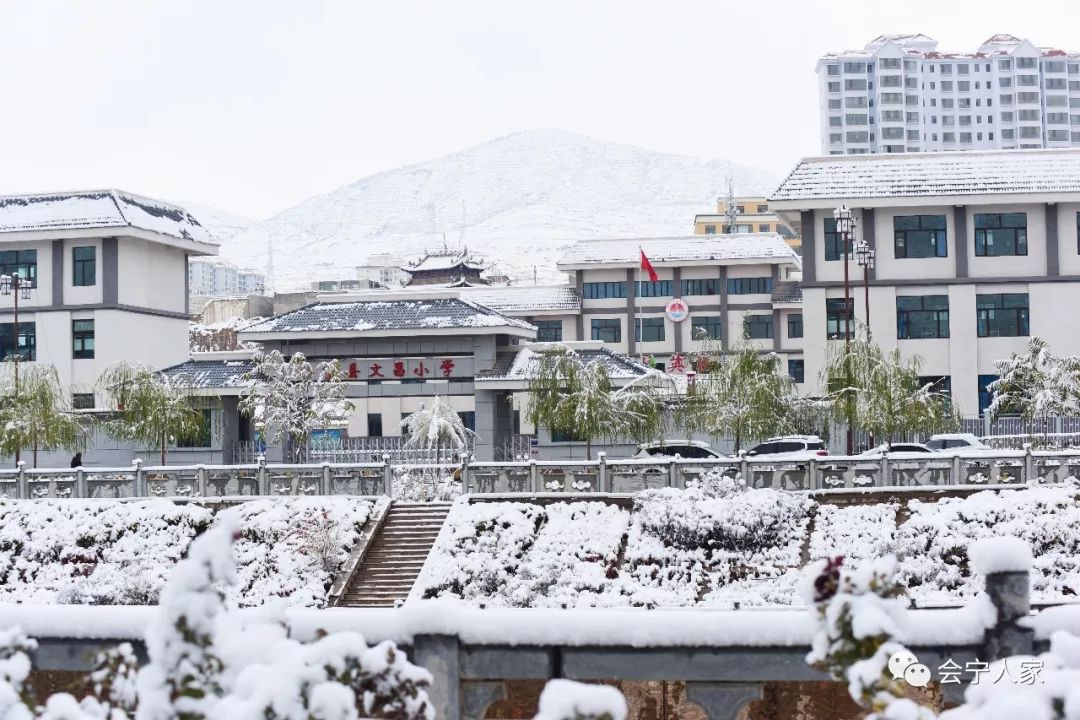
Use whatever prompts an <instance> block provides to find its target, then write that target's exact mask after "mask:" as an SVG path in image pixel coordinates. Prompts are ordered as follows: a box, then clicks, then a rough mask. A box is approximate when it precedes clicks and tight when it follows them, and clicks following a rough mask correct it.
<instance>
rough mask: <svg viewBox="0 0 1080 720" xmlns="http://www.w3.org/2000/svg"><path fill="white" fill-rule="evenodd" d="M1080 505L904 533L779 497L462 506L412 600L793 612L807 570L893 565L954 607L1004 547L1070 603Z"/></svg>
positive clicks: (929, 520)
mask: <svg viewBox="0 0 1080 720" xmlns="http://www.w3.org/2000/svg"><path fill="white" fill-rule="evenodd" d="M1078 500H1080V492H1078V490H1077V489H1076V487H1065V488H1030V489H1024V490H1010V491H1000V492H998V491H985V492H981V493H978V494H976V495H972V496H970V497H968V498H965V499H942V500H939V501H938V502H937V503H926V502H920V501H911V502H910V503H909V506H908V508H907V513H908V515H909V516H910V517H909V518H908V519H907V521H906V522H903V523H902V524H900V525H899V526H898V525H897V518H898V516H903V512H902V509H901V508H900V507H899V506H898V505H896V504H894V503H880V504H870V505H856V506H849V507H836V506H832V505H824V504H818V503H815V502H814V501H812V500H810V499H809V498H808V497H807V496H805V495H803V494H800V493H789V492H777V491H774V490H748V491H736V490H733V489H731V488H715V487H712V488H710V487H693V488H688V489H686V490H675V489H662V490H649V491H645V492H642V493H639V494H638V495H637V496H636V497H635V501H634V507H633V509H632V510H627V509H623V508H619V507H616V506H613V505H609V506H601V504H600V503H598V502H596V501H580V502H567V503H555V504H552V505H548V506H546V507H539V506H535V505H526V504H523V503H507V502H496V503H478V504H475V505H469V504H466V503H459V504H458V505H456V506H455V508H454V509H453V510H452V511H451V514H450V517H449V519H448V523H449V526H448V528H446V529H444V534H443V537H442V538H441V539H440V542H439V543H437V544H436V547H435V549H434V551H433V553H432V556H431V557H430V558H429V559H428V563H427V567H426V569H425V572H424V574H423V575H422V576H421V578H420V581H419V582H418V585H417V587H418V588H419V589H420V593H418V594H419V595H424V596H426V597H446V598H460V599H464V600H465V601H466V602H468V603H470V604H473V605H483V606H486V607H555V608H558V607H591V606H600V607H619V606H622V607H650V608H656V607H684V606H709V607H717V608H735V607H755V606H777V605H781V606H782V605H793V604H795V605H797V604H801V603H802V601H801V600H800V599H799V598H798V594H797V592H796V588H797V585H798V583H799V580H800V578H801V576H802V572H803V571H802V569H801V568H802V566H803V565H804V563H805V561H806V560H815V559H821V558H826V557H833V556H836V555H843V556H844V557H845V558H846V559H847V561H848V562H849V563H853V564H854V565H856V566H857V565H859V564H860V563H861V562H862V561H865V560H868V559H870V558H875V557H881V556H882V555H885V554H889V553H896V555H897V557H898V561H899V565H898V575H899V577H900V579H901V581H902V582H903V583H905V584H907V585H908V586H909V595H911V596H912V598H913V599H914V600H915V601H916V602H917V603H918V604H919V605H928V604H937V603H949V604H956V603H957V602H958V601H963V600H967V599H969V598H971V597H972V596H974V595H975V594H977V593H978V592H979V591H980V590H981V589H982V580H981V579H980V578H979V576H978V575H976V574H973V572H972V570H971V568H970V566H969V561H968V554H967V553H968V546H969V545H970V544H971V543H973V542H975V541H976V540H980V539H982V538H985V537H992V536H999V537H1018V538H1020V539H1022V540H1024V541H1025V542H1027V543H1029V544H1030V545H1031V547H1032V549H1033V553H1034V556H1035V557H1034V572H1033V576H1032V586H1033V597H1034V598H1035V599H1036V600H1049V601H1053V600H1061V599H1067V598H1066V596H1068V595H1069V594H1070V592H1071V591H1080V503H1078V502H1077V501H1078ZM811 519H813V524H814V525H813V530H812V532H809V526H810V522H811Z"/></svg>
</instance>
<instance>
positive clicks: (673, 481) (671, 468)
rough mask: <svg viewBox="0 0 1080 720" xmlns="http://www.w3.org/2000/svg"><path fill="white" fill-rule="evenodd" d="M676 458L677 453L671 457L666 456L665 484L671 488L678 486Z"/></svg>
mask: <svg viewBox="0 0 1080 720" xmlns="http://www.w3.org/2000/svg"><path fill="white" fill-rule="evenodd" d="M676 460H678V456H677V455H676V456H675V457H673V458H668V466H667V486H668V487H672V488H677V487H679V466H678V464H677V463H676V462H675V461H676Z"/></svg>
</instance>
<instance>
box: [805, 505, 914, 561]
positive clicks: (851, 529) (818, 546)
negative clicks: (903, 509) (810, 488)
mask: <svg viewBox="0 0 1080 720" xmlns="http://www.w3.org/2000/svg"><path fill="white" fill-rule="evenodd" d="M896 510H897V505H896V504H895V503H880V504H874V505H849V506H845V507H841V506H837V505H825V504H819V505H818V506H817V507H816V509H815V512H814V531H813V532H812V533H810V559H811V560H823V559H825V558H830V557H836V556H837V555H840V556H843V558H844V562H845V564H847V566H848V567H849V568H853V567H855V566H856V565H858V564H859V563H860V561H862V560H865V559H872V558H878V557H882V556H884V555H891V554H893V553H895V552H896V542H895V534H896Z"/></svg>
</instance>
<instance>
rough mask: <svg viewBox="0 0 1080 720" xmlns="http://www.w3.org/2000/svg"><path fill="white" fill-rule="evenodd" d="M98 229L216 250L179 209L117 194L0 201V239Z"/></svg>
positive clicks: (206, 234)
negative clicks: (158, 236) (128, 231)
mask: <svg viewBox="0 0 1080 720" xmlns="http://www.w3.org/2000/svg"><path fill="white" fill-rule="evenodd" d="M102 227H133V228H138V229H140V230H149V231H151V232H156V233H160V234H162V235H168V236H171V237H175V238H178V239H181V240H191V241H194V242H200V243H207V244H213V245H216V244H217V242H216V241H215V240H214V239H213V238H212V237H211V235H210V232H209V231H208V230H207V229H206V228H205V227H203V226H202V225H201V224H200V223H199V221H198V220H196V219H195V217H194V216H193V215H192V214H191V213H189V212H188V211H186V210H184V209H183V208H182V207H179V206H176V205H172V204H169V203H166V202H162V201H160V200H151V199H150V198H144V197H140V196H138V195H132V194H131V193H126V192H123V191H121V190H92V191H85V192H62V193H48V194H41V195H6V196H2V197H0V233H7V232H32V231H39V230H78V229H86V228H102Z"/></svg>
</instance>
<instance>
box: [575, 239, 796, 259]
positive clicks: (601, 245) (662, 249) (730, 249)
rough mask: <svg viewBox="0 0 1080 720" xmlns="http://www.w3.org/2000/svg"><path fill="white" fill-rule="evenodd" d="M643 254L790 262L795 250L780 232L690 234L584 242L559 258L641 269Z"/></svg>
mask: <svg viewBox="0 0 1080 720" xmlns="http://www.w3.org/2000/svg"><path fill="white" fill-rule="evenodd" d="M641 252H644V253H645V255H646V256H647V257H648V258H649V262H651V263H652V264H653V265H656V266H659V265H678V264H680V263H685V262H695V261H696V262H708V261H711V260H758V259H760V260H762V261H766V262H768V261H773V260H777V259H780V260H790V259H791V258H792V257H793V256H794V255H795V251H794V250H792V249H791V246H790V245H788V244H787V243H786V242H784V239H783V238H782V237H780V236H779V235H777V234H776V233H739V234H735V235H688V236H682V237H666V238H628V239H621V240H581V241H579V242H578V243H577V244H576V245H574V246H573V247H571V248H570V249H569V250H567V251H566V254H565V255H563V256H562V257H561V258H559V263H558V264H559V265H560V266H570V267H573V266H580V265H616V266H623V267H638V264H639V263H640V261H641Z"/></svg>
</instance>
